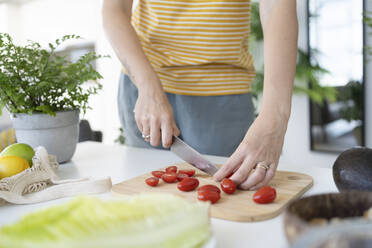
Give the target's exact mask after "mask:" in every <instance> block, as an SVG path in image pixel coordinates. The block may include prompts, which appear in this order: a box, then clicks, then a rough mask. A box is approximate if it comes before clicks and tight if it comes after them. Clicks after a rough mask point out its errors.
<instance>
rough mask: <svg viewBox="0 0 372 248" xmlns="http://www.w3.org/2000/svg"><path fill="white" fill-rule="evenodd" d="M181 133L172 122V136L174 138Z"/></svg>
mask: <svg viewBox="0 0 372 248" xmlns="http://www.w3.org/2000/svg"><path fill="white" fill-rule="evenodd" d="M180 134H181V132H180V130H179V129H178V127H177V125H176V123H174V122H173V135H174V136H180Z"/></svg>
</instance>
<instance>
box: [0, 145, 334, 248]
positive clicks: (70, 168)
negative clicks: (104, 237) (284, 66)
mask: <svg viewBox="0 0 372 248" xmlns="http://www.w3.org/2000/svg"><path fill="white" fill-rule="evenodd" d="M207 158H208V159H210V160H211V161H212V162H215V163H222V162H224V161H225V160H226V158H223V157H216V156H207ZM298 159H299V162H298V166H296V167H293V166H290V167H287V166H286V165H285V164H280V165H279V169H280V170H288V171H296V172H302V173H306V174H308V175H310V176H312V177H313V178H314V186H313V187H312V188H311V189H310V190H309V191H308V192H307V193H306V195H310V194H317V193H325V192H337V189H336V186H335V184H334V182H333V178H332V170H331V169H329V168H318V167H316V166H313V167H308V168H304V167H302V166H301V161H300V159H301V158H298ZM177 162H181V160H180V159H179V158H177V157H176V156H175V155H173V154H172V153H171V152H169V151H161V150H155V149H141V148H133V147H127V146H119V145H116V146H111V145H102V144H101V143H95V142H84V143H80V144H78V147H77V151H76V153H75V155H74V157H73V159H72V162H70V163H66V164H62V165H60V168H59V170H58V174H59V175H60V177H61V178H63V179H65V178H79V177H88V176H89V177H97V178H100V177H103V176H110V177H111V179H112V182H113V184H116V183H119V182H121V181H123V180H126V179H129V178H132V177H135V176H138V175H142V174H144V173H147V172H149V171H152V170H155V169H158V168H160V167H164V166H166V165H168V164H172V163H177ZM102 197H111V195H110V193H106V194H102ZM67 200H69V199H67V198H65V199H59V200H54V201H50V202H45V203H39V204H34V205H18V206H16V205H5V206H0V226H1V225H4V224H8V223H12V222H14V221H16V220H18V219H19V218H20V217H21V216H22V215H24V214H27V213H29V212H31V211H34V210H37V209H40V208H45V207H46V206H50V205H55V204H57V203H61V202H64V201H67ZM282 218H283V217H282V215H279V216H278V217H276V218H273V219H271V220H266V221H261V222H252V223H241V222H232V221H226V220H220V219H215V218H212V227H213V231H214V235H215V237H216V240H217V247H218V248H226V247H229V248H233V247H250V248H254V247H275V248H276V247H278V248H284V247H288V244H287V241H286V239H285V235H284V229H283V223H282Z"/></svg>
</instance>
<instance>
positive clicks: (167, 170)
mask: <svg viewBox="0 0 372 248" xmlns="http://www.w3.org/2000/svg"><path fill="white" fill-rule="evenodd" d="M165 172H174V173H176V172H177V166H174V165H172V166H169V167H167V168H166V169H165Z"/></svg>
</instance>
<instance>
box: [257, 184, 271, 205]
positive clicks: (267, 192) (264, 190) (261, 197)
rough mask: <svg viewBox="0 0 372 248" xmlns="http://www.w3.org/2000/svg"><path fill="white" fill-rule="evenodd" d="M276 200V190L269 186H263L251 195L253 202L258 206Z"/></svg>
mask: <svg viewBox="0 0 372 248" xmlns="http://www.w3.org/2000/svg"><path fill="white" fill-rule="evenodd" d="M275 198H276V190H275V189H274V188H272V187H270V186H264V187H261V188H259V189H258V190H257V192H256V193H254V195H253V201H255V202H256V203H260V204H266V203H270V202H273V201H274V200H275Z"/></svg>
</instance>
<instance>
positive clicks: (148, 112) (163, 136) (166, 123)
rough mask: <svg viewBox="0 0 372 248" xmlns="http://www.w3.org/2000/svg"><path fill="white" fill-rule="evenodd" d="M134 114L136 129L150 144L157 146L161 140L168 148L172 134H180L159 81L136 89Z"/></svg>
mask: <svg viewBox="0 0 372 248" xmlns="http://www.w3.org/2000/svg"><path fill="white" fill-rule="evenodd" d="M157 80H159V79H157ZM134 114H135V119H136V122H137V126H138V129H139V130H140V132H141V133H142V136H143V137H144V139H145V140H146V141H147V142H150V144H151V145H152V146H159V145H160V141H162V144H163V147H164V148H168V147H170V146H171V144H172V141H173V135H175V136H178V135H179V134H180V131H179V129H178V127H177V125H176V122H175V121H174V116H173V109H172V106H171V105H170V103H169V101H168V98H167V96H166V94H165V93H164V90H163V87H162V86H161V84H160V82H156V83H148V84H146V87H142V88H139V89H138V99H137V102H136V106H135V108H134ZM145 137H149V138H145Z"/></svg>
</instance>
